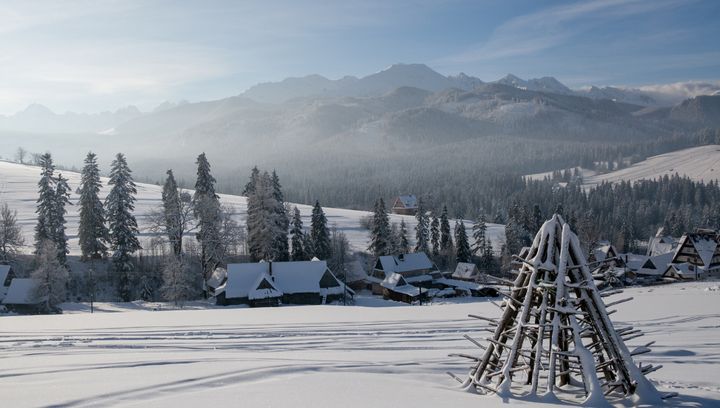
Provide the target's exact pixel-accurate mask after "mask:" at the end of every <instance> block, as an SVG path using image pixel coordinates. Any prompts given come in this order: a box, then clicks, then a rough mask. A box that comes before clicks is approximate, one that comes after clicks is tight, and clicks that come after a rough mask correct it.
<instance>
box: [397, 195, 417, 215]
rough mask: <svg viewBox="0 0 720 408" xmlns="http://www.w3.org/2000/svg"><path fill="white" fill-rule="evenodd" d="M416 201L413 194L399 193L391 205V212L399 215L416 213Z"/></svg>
mask: <svg viewBox="0 0 720 408" xmlns="http://www.w3.org/2000/svg"><path fill="white" fill-rule="evenodd" d="M417 210H418V203H417V198H415V196H414V195H401V196H399V197H397V198H396V199H395V201H394V202H393V205H392V212H393V213H394V214H400V215H415V214H417Z"/></svg>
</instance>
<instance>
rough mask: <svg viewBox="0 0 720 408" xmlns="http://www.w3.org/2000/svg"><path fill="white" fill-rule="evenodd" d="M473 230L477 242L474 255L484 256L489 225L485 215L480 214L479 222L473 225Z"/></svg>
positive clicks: (474, 244) (474, 246)
mask: <svg viewBox="0 0 720 408" xmlns="http://www.w3.org/2000/svg"><path fill="white" fill-rule="evenodd" d="M472 230H473V240H474V241H475V242H474V243H473V246H472V253H473V255H475V256H482V254H483V251H484V250H485V241H487V223H486V222H485V215H484V214H480V217H478V220H477V221H476V222H475V224H473V227H472Z"/></svg>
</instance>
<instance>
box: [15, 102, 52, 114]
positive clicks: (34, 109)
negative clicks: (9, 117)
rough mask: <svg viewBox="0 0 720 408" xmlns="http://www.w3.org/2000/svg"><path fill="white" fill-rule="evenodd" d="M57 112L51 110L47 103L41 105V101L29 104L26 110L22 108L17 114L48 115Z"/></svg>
mask: <svg viewBox="0 0 720 408" xmlns="http://www.w3.org/2000/svg"><path fill="white" fill-rule="evenodd" d="M54 114H55V112H53V111H51V110H50V108H48V107H47V106H45V105H41V104H39V103H32V104H30V105H28V107H27V108H25V110H22V111H20V112H18V113H17V115H23V116H47V115H54Z"/></svg>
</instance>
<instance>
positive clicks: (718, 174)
mask: <svg viewBox="0 0 720 408" xmlns="http://www.w3.org/2000/svg"><path fill="white" fill-rule="evenodd" d="M674 174H678V175H679V176H681V177H688V178H690V179H692V180H695V181H702V182H705V183H708V182H710V181H718V180H720V145H707V146H699V147H692V148H689V149H683V150H677V151H674V152H670V153H665V154H661V155H657V156H653V157H650V158H648V159H646V160H643V161H641V162H638V163H635V164H634V165H632V166H630V167H628V168H625V169H622V170H617V171H612V172H610V173H604V174H598V173H595V172H594V171H592V170H587V169H582V175H583V183H584V185H585V186H588V187H590V186H595V185H598V184H600V183H602V182H609V183H616V182H619V181H637V180H653V179H658V178H660V177H663V176H672V175H674ZM526 177H528V178H530V179H533V180H542V179H543V178H545V177H552V172H551V171H550V172H544V173H536V174H530V175H528V176H526Z"/></svg>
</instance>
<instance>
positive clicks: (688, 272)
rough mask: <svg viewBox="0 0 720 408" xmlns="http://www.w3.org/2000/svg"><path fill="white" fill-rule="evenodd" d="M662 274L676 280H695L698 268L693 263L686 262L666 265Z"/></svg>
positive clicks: (666, 277)
mask: <svg viewBox="0 0 720 408" xmlns="http://www.w3.org/2000/svg"><path fill="white" fill-rule="evenodd" d="M662 276H663V278H664V279H672V280H676V281H684V280H697V279H698V278H699V276H698V269H697V268H696V267H695V265H693V264H689V263H686V262H685V263H680V264H670V265H668V267H667V269H665V273H663V275H662Z"/></svg>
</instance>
